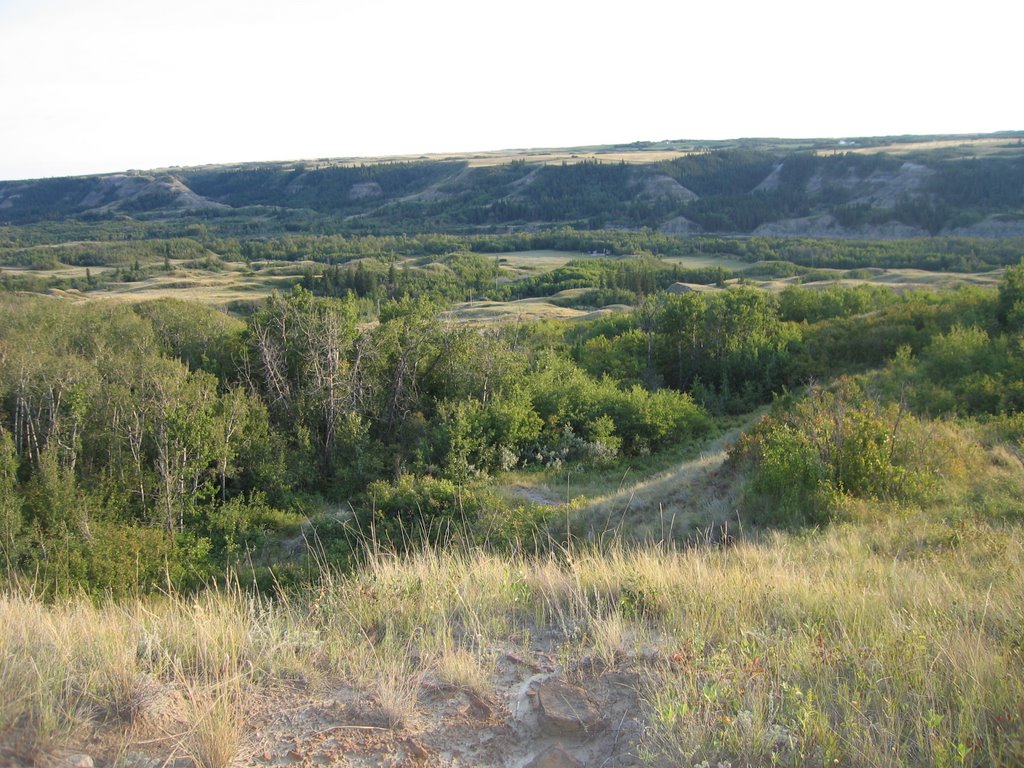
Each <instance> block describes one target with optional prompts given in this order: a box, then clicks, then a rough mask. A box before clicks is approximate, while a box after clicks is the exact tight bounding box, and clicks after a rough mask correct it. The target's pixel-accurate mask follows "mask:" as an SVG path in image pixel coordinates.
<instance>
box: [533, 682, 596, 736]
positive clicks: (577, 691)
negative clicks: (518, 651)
mask: <svg viewBox="0 0 1024 768" xmlns="http://www.w3.org/2000/svg"><path fill="white" fill-rule="evenodd" d="M537 703H538V705H539V707H540V724H541V728H542V729H543V730H544V731H545V733H549V734H551V735H553V736H578V735H585V734H588V733H591V732H593V731H596V730H598V729H599V728H600V727H601V726H602V725H603V722H602V718H601V712H600V710H599V709H598V708H597V706H596V705H595V704H594V702H592V701H591V700H590V698H589V697H588V696H587V692H586V691H584V690H583V689H582V688H578V687H577V686H575V685H569V684H568V683H566V682H564V681H562V680H548V681H546V682H544V683H541V684H540V686H539V687H538V689H537Z"/></svg>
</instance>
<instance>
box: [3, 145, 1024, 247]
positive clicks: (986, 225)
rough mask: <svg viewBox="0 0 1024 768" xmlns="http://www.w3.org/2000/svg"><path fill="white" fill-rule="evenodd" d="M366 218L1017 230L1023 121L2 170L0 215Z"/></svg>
mask: <svg viewBox="0 0 1024 768" xmlns="http://www.w3.org/2000/svg"><path fill="white" fill-rule="evenodd" d="M281 211H292V212H303V213H304V214H305V215H306V216H307V218H308V220H309V221H311V222H315V223H316V224H317V226H318V227H321V228H325V229H330V230H334V231H353V232H359V231H367V232H408V231H437V232H460V233H461V232H486V231H507V230H509V229H536V228H545V227H552V226H562V225H570V226H575V227H584V228H597V227H622V228H639V227H648V228H653V229H659V230H661V231H664V232H667V233H670V234H679V235H692V234H701V233H714V234H732V235H749V234H763V235H773V236H808V235H811V236H815V237H838V238H902V237H919V236H927V235H954V236H973V237H1019V236H1024V131H1008V132H1002V133H997V134H985V135H964V136H899V137H884V138H843V139H737V140H733V141H710V142H697V141H663V142H636V143H634V144H627V145H612V146H602V147H575V148H567V149H529V150H525V149H524V150H507V151H498V152H476V153H463V154H445V155H423V156H415V157H378V158H319V159H308V160H303V161H288V162H262V163H241V164H231V165H214V166H199V167H187V168H186V167H183V168H166V169H159V170H154V171H129V172H124V173H113V174H105V175H98V176H78V177H65V178H52V179H40V180H28V181H7V182H0V224H14V225H17V224H29V223H34V222H39V221H49V220H60V219H82V220H87V221H89V220H92V221H102V220H111V219H113V220H116V219H118V218H123V217H127V218H135V219H154V218H157V219H159V218H172V217H173V218H179V217H183V216H191V217H200V218H202V217H207V218H209V217H217V216H237V215H274V213H275V212H281Z"/></svg>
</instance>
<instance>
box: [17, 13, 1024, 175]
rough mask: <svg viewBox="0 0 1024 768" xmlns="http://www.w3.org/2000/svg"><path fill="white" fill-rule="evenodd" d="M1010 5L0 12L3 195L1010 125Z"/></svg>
mask: <svg viewBox="0 0 1024 768" xmlns="http://www.w3.org/2000/svg"><path fill="white" fill-rule="evenodd" d="M1014 8H1015V4H1014V3H1010V2H1006V0H975V2H972V3H970V4H956V5H953V4H951V3H935V2H929V3H925V2H919V0H886V1H885V2H881V1H880V0H858V2H851V3H846V4H840V3H835V2H819V1H815V2H810V1H805V0H776V2H767V1H766V0H759V1H758V2H751V1H749V0H701V2H692V1H691V0H683V1H680V0H677V1H676V2H652V1H651V0H631V1H630V2H619V3H614V4H611V3H599V2H594V0H590V2H577V1H576V0H516V2H503V1H502V0H472V1H469V0H420V1H419V2H410V1H407V0H333V1H328V0H289V1H288V2H281V1H278V2H271V1H270V0H244V1H243V0H174V1H173V2H171V1H170V0H0V179H20V178H39V177H45V176H64V175H80V174H88V173H104V172H116V171H123V170H128V169H140V170H145V169H153V168H161V167H169V166H188V165H199V164H206V163H229V162H242V161H271V160H294V159H303V158H317V157H365V156H379V155H404V154H414V155H415V154H421V153H430V152H462V151H481V150H497V149H512V148H528V147H568V146H585V145H592V144H608V143H619V142H633V141H658V140H663V139H728V138H738V137H744V136H772V137H835V138H843V137H850V136H881V135H902V134H935V133H987V132H992V131H998V130H1019V129H1022V128H1024V106H1021V101H1020V99H1019V90H1020V80H1019V75H1020V61H1019V41H1018V39H1017V38H1018V37H1019V30H1020V21H1021V18H1020V15H1019V10H1014Z"/></svg>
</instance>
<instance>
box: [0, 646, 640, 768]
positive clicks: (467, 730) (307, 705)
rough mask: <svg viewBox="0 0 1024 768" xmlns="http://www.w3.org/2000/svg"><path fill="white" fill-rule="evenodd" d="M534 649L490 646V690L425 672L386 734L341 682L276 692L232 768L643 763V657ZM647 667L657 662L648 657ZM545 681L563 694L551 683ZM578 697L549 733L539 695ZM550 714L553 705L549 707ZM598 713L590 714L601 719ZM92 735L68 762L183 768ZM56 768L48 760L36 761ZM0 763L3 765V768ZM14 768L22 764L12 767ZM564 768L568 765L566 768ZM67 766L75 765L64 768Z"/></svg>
mask: <svg viewBox="0 0 1024 768" xmlns="http://www.w3.org/2000/svg"><path fill="white" fill-rule="evenodd" d="M551 647H552V644H551V643H550V642H544V641H541V642H539V643H535V644H534V645H533V646H531V648H530V649H529V650H523V649H520V648H517V647H515V646H513V645H511V644H509V645H507V646H506V647H502V648H494V649H491V651H492V653H493V656H494V667H493V670H494V674H493V676H492V681H493V687H492V688H491V689H490V690H488V691H485V692H479V693H478V692H475V691H472V690H469V689H465V688H459V687H454V686H451V685H448V684H444V683H442V682H440V681H439V680H438V679H436V678H435V677H434V676H433V675H431V674H429V673H424V674H423V676H422V680H421V686H420V689H419V695H418V697H417V701H416V707H415V713H414V714H413V715H412V716H411V717H410V718H408V720H407V721H406V722H404V723H402V724H401V725H398V726H394V727H392V726H390V725H389V723H388V719H387V717H386V716H385V713H384V712H383V710H382V707H381V704H380V702H379V700H378V698H377V696H376V695H375V694H374V693H373V692H372V691H366V690H360V689H359V688H358V687H355V686H353V685H351V684H348V683H345V682H340V681H339V682H335V683H332V684H321V685H317V686H316V687H315V688H313V687H307V686H305V685H303V684H301V683H292V684H287V683H280V684H278V685H277V686H276V687H272V688H270V689H265V690H261V691H260V692H259V693H257V694H256V695H254V696H251V697H250V698H249V700H248V701H247V702H246V705H247V708H248V710H249V711H248V713H247V715H248V717H247V721H246V724H247V729H248V734H247V736H246V737H245V738H244V741H243V743H242V744H241V745H240V749H239V752H238V755H237V758H236V760H235V762H234V764H237V765H246V766H274V767H275V768H291V767H292V766H295V767H299V766H301V767H302V768H313V767H314V766H359V767H365V768H369V766H467V767H468V766H495V767H496V768H523V767H525V766H529V765H530V764H531V762H532V761H534V760H535V759H536V758H537V757H538V756H539V755H541V754H542V753H544V752H545V751H546V750H549V749H550V748H552V747H559V748H560V749H561V750H563V751H564V752H565V753H566V754H568V755H570V756H571V757H572V758H574V759H575V760H578V761H580V763H582V764H583V765H586V766H604V767H605V768H624V767H625V766H634V765H639V764H640V760H639V758H638V755H637V751H638V744H639V740H640V737H641V735H642V733H643V727H644V724H643V718H642V714H641V706H640V701H639V687H640V681H641V678H642V672H643V668H644V667H645V666H646V665H647V664H649V663H651V661H652V659H649V658H643V657H641V658H634V659H624V658H617V659H616V664H615V666H614V667H613V668H609V667H608V666H607V665H606V664H604V663H603V662H600V661H597V660H594V659H591V658H584V659H582V660H581V661H578V662H575V663H572V664H571V666H570V667H569V668H566V667H565V666H563V664H562V663H560V662H559V661H558V660H556V659H555V658H554V656H553V655H552V653H551V652H549V651H548V650H545V648H551ZM652 658H653V657H652ZM552 681H565V682H566V685H564V686H561V685H557V686H552ZM545 685H548V686H549V690H550V689H551V688H552V687H556V688H568V689H571V690H575V691H578V692H579V695H580V696H583V697H585V699H586V701H587V708H588V709H589V710H590V712H591V716H590V719H589V720H588V719H586V718H583V717H582V715H581V718H580V720H581V722H580V723H578V724H574V723H572V722H568V723H566V719H569V720H572V718H573V715H572V712H573V706H574V705H573V704H572V703H571V702H569V704H568V709H567V713H566V712H563V713H561V715H560V717H561V718H562V719H561V720H558V721H557V722H556V724H555V725H554V726H553V725H552V723H551V721H549V720H548V719H546V718H545V715H544V713H543V711H542V705H541V703H540V699H541V696H539V695H538V693H539V692H543V690H544V686H545ZM548 706H549V707H550V706H551V705H550V704H549V705H548ZM594 713H597V714H596V716H595V714H594ZM123 739H124V736H123V735H120V736H119V735H118V734H111V733H102V732H98V733H96V734H93V737H92V738H91V739H86V740H84V741H83V742H82V743H80V744H77V745H73V746H74V749H72V750H65V751H64V755H65V756H67V755H71V754H75V755H76V756H78V753H85V754H89V755H90V756H91V757H92V759H93V761H94V764H95V766H96V767H97V768H104V767H105V766H114V765H115V764H117V765H120V766H126V767H129V766H130V767H131V768H163V767H164V766H173V768H188V767H189V766H191V765H192V764H193V763H192V760H191V759H190V757H189V756H188V755H187V754H185V749H184V748H183V747H182V746H181V743H180V742H181V740H180V739H175V738H173V737H170V738H164V739H161V738H156V739H150V738H138V739H130V742H133V743H129V744H128V746H127V747H125V745H124V740H123ZM44 762H45V763H47V764H48V765H55V766H59V765H61V758H60V757H59V756H58V757H56V758H55V757H54V756H53V755H52V754H51V755H49V756H47V757H46V758H45V759H42V760H41V761H39V760H37V761H36V763H37V764H42V763H44ZM4 764H5V763H4V761H3V759H2V758H0V765H4ZM10 764H11V765H18V764H19V763H10ZM566 764H571V763H566ZM66 768H70V766H67V767H66Z"/></svg>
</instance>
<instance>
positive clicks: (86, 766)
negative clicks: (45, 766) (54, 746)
mask: <svg viewBox="0 0 1024 768" xmlns="http://www.w3.org/2000/svg"><path fill="white" fill-rule="evenodd" d="M52 765H53V768H93V765H94V764H93V761H92V758H91V757H90V756H89V755H86V754H82V753H75V754H70V755H64V756H62V757H60V758H58V759H57V760H56V761H54V762H53V763H52Z"/></svg>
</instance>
